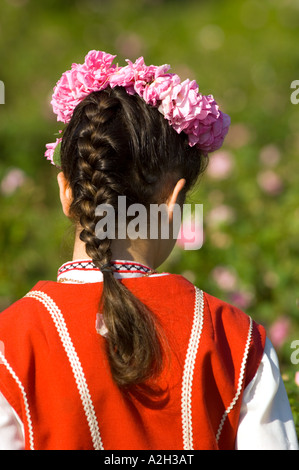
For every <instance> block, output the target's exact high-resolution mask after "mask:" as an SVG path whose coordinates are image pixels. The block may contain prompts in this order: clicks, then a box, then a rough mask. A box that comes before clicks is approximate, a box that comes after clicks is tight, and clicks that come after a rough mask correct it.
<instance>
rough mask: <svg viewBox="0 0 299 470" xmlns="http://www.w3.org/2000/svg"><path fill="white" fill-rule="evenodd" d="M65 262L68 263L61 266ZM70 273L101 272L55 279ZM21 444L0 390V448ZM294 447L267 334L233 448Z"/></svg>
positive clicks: (17, 423)
mask: <svg viewBox="0 0 299 470" xmlns="http://www.w3.org/2000/svg"><path fill="white" fill-rule="evenodd" d="M82 262H83V261H79V263H82ZM122 263H123V262H122ZM67 265H68V263H66V264H65V265H63V266H66V267H67ZM70 274H71V276H70ZM137 275H138V273H136V272H132V273H128V272H126V273H121V274H118V277H123V276H126V277H128V276H130V277H131V276H135V277H136V276H137ZM139 275H140V274H139ZM153 275H154V276H161V275H163V274H153ZM70 277H71V278H72V280H74V279H75V280H77V281H78V280H81V281H82V280H83V279H85V282H96V281H99V280H102V273H100V272H91V271H87V270H84V269H80V270H72V272H71V273H70V271H68V270H67V269H66V270H65V271H64V269H62V270H61V268H60V270H59V271H58V280H62V279H63V278H64V282H68V281H67V279H68V278H70ZM69 282H72V281H71V280H70V281H69ZM24 445H25V440H24V426H23V423H22V421H21V420H20V418H19V416H18V415H17V413H16V412H15V411H14V409H13V408H12V407H11V405H10V404H9V403H8V402H7V400H6V399H5V397H4V396H3V395H2V394H1V393H0V450H23V449H24ZM298 448H299V447H298V440H297V435H296V430H295V425H294V421H293V417H292V412H291V408H290V404H289V401H288V397H287V393H286V390H285V386H284V383H283V380H282V377H281V374H280V370H279V363H278V358H277V355H276V352H275V350H274V348H273V346H272V344H271V342H270V340H269V339H268V338H267V339H266V345H265V350H264V354H263V357H262V360H261V363H260V366H259V368H258V370H257V372H256V375H255V377H254V378H253V379H252V381H251V382H250V383H249V384H248V385H247V387H246V389H245V390H244V394H243V399H242V406H241V413H240V421H239V427H238V432H237V438H236V450H298Z"/></svg>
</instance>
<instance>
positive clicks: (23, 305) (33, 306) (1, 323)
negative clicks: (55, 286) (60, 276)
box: [0, 281, 51, 331]
mask: <svg viewBox="0 0 299 470" xmlns="http://www.w3.org/2000/svg"><path fill="white" fill-rule="evenodd" d="M49 284H51V283H50V281H40V282H38V283H37V284H36V285H35V286H34V287H33V288H32V289H31V290H30V291H29V293H30V292H33V291H35V290H40V289H43V290H45V289H46V288H47V285H49ZM38 309H39V306H38V304H37V303H36V302H34V299H33V298H32V297H29V296H28V293H27V294H26V295H24V297H22V298H20V299H19V300H17V301H16V302H14V303H13V304H12V305H10V306H9V307H8V308H6V309H5V310H3V311H2V312H1V313H0V331H3V330H4V329H5V327H6V326H9V325H11V324H12V323H14V322H15V324H16V325H22V327H23V328H24V326H25V325H28V326H29V325H30V319H31V318H32V319H34V318H36V312H37V310H38ZM28 322H29V323H28Z"/></svg>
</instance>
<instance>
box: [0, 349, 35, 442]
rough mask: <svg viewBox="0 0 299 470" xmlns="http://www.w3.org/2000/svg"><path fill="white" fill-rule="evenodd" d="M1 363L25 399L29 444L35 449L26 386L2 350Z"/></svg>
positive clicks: (0, 353)
mask: <svg viewBox="0 0 299 470" xmlns="http://www.w3.org/2000/svg"><path fill="white" fill-rule="evenodd" d="M0 364H2V365H4V366H5V367H6V369H7V370H8V372H9V373H10V375H11V376H12V378H13V379H14V380H15V382H16V384H17V386H18V387H19V389H20V391H21V394H22V397H23V401H24V407H25V413H26V420H27V424H28V431H29V446H30V450H34V436H33V426H32V421H31V415H30V408H29V403H28V399H27V395H26V391H25V388H24V386H23V384H22V382H21V381H20V379H19V377H18V376H17V374H16V373H15V371H14V370H13V368H12V367H11V366H10V364H9V363H8V361H7V359H6V357H5V356H4V354H3V353H2V352H1V351H0Z"/></svg>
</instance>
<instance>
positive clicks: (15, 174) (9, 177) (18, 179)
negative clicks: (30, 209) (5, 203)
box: [1, 168, 27, 196]
mask: <svg viewBox="0 0 299 470" xmlns="http://www.w3.org/2000/svg"><path fill="white" fill-rule="evenodd" d="M26 179H27V177H26V175H25V173H24V172H23V171H22V170H20V169H19V168H12V169H11V170H9V172H8V173H7V174H6V176H5V177H4V178H3V180H2V181H1V192H2V194H4V195H5V196H10V195H11V194H13V193H14V192H15V191H16V190H17V189H18V188H20V187H21V186H23V184H24V183H25V181H26Z"/></svg>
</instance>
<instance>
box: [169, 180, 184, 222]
mask: <svg viewBox="0 0 299 470" xmlns="http://www.w3.org/2000/svg"><path fill="white" fill-rule="evenodd" d="M185 184H186V180H185V179H184V178H181V179H180V180H179V181H178V182H177V184H176V185H175V187H174V190H173V192H172V194H171V195H170V197H169V199H168V202H167V205H168V217H169V220H170V221H171V220H172V218H173V208H174V206H175V204H178V197H179V194H180V193H181V191H182V189H183V187H184V186H185Z"/></svg>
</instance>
